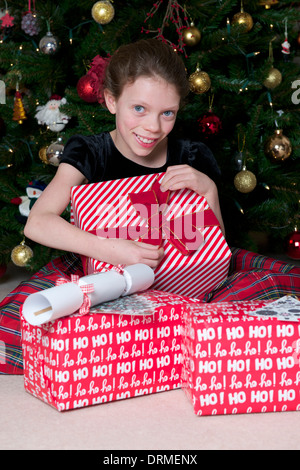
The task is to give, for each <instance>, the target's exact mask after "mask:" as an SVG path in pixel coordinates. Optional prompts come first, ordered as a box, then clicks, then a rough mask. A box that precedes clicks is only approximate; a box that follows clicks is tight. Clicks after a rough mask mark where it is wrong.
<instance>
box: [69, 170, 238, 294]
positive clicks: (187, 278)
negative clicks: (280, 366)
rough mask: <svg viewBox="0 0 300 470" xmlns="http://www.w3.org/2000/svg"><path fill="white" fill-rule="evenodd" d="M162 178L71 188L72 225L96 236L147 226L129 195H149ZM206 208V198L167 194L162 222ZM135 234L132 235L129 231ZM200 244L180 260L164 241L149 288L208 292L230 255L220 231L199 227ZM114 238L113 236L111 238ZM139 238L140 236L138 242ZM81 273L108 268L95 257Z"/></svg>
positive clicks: (224, 272) (219, 278)
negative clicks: (162, 253) (125, 228)
mask: <svg viewBox="0 0 300 470" xmlns="http://www.w3.org/2000/svg"><path fill="white" fill-rule="evenodd" d="M163 176H164V173H156V174H152V175H146V176H137V177H132V178H124V179H119V180H112V181H105V182H101V183H93V184H88V185H81V186H74V187H73V188H72V190H71V204H72V206H71V222H72V223H74V224H75V225H76V226H78V227H80V228H81V229H82V230H85V231H90V232H93V233H95V234H96V233H97V231H98V233H99V229H101V228H102V229H103V228H106V229H108V230H109V229H110V230H112V232H111V233H112V234H114V232H113V229H114V228H115V227H123V228H124V227H129V226H130V227H131V232H132V229H135V228H136V227H145V225H147V220H145V219H144V218H143V217H140V215H138V213H137V211H136V210H135V208H134V207H133V205H132V204H131V201H130V197H129V196H128V194H130V193H140V192H145V191H150V190H151V187H152V185H153V183H154V182H155V180H157V181H158V182H161V180H162V178H163ZM207 209H209V206H208V203H207V201H206V199H205V198H204V197H202V196H199V195H198V194H196V193H195V192H193V191H190V190H188V189H183V190H179V191H171V192H170V195H169V200H168V206H167V211H166V213H165V217H166V220H170V218H174V217H179V216H180V215H185V214H186V213H191V212H193V211H194V212H195V211H197V212H199V211H205V210H207ZM133 231H134V230H133ZM200 231H201V233H202V235H203V237H204V242H203V243H202V245H201V246H200V247H199V248H198V249H197V251H195V252H193V253H191V254H188V255H183V254H182V253H180V252H179V251H178V250H177V248H175V247H174V246H173V245H172V243H171V242H170V241H169V239H164V240H163V248H164V252H165V256H164V258H163V260H162V262H161V263H160V265H159V266H158V267H157V268H156V269H155V283H154V284H153V286H152V288H153V289H157V290H161V291H165V292H172V293H175V294H180V295H185V296H189V297H194V298H195V297H198V296H200V295H201V294H203V293H205V292H209V291H210V290H211V289H213V288H214V287H215V286H216V285H217V284H219V283H220V282H221V281H223V280H224V279H225V278H226V276H227V273H228V268H229V262H230V258H231V251H230V249H229V247H228V245H227V243H226V241H225V238H224V236H223V234H222V232H221V229H220V227H219V226H216V225H215V226H208V227H204V228H200ZM115 237H116V238H117V236H115ZM137 238H138V237H137ZM83 265H84V271H85V274H91V273H94V272H103V271H105V270H107V269H111V268H112V265H110V264H107V263H105V262H101V261H98V260H96V259H93V258H89V259H86V258H83Z"/></svg>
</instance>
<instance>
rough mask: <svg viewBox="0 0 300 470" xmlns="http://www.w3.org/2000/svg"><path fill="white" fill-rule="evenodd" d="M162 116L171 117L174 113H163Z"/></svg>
mask: <svg viewBox="0 0 300 470" xmlns="http://www.w3.org/2000/svg"><path fill="white" fill-rule="evenodd" d="M163 114H164V116H166V117H173V116H174V112H173V111H165V112H164V113H163Z"/></svg>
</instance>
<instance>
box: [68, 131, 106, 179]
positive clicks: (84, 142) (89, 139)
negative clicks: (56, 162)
mask: <svg viewBox="0 0 300 470" xmlns="http://www.w3.org/2000/svg"><path fill="white" fill-rule="evenodd" d="M98 137H99V136H98ZM101 150H102V146H101V139H99V138H98V139H97V136H83V135H79V134H76V135H74V136H72V137H71V138H70V139H69V140H68V142H67V143H66V145H65V148H64V152H63V156H62V158H61V161H60V163H68V164H69V165H72V166H74V167H75V168H77V170H79V171H80V173H82V174H83V175H84V176H85V177H86V179H87V180H88V181H89V182H92V181H94V179H95V175H97V177H98V178H99V177H100V178H101V174H102V173H103V168H104V161H103V159H104V152H103V151H101Z"/></svg>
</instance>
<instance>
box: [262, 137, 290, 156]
mask: <svg viewBox="0 0 300 470" xmlns="http://www.w3.org/2000/svg"><path fill="white" fill-rule="evenodd" d="M264 152H265V155H266V156H267V157H269V158H271V159H272V160H274V161H277V162H278V161H283V160H286V159H287V158H288V157H289V156H290V155H291V153H292V145H291V142H290V140H289V139H288V138H287V137H286V136H285V135H283V134H282V129H276V130H275V132H274V134H273V135H271V137H268V139H267V140H266V142H265V145H264Z"/></svg>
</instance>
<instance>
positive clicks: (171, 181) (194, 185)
mask: <svg viewBox="0 0 300 470" xmlns="http://www.w3.org/2000/svg"><path fill="white" fill-rule="evenodd" d="M184 188H187V189H191V190H192V191H195V192H196V193H198V194H200V195H201V196H204V197H205V195H206V194H208V193H209V192H210V191H212V190H214V189H215V183H214V182H213V181H212V180H211V179H210V178H209V177H208V176H207V175H205V174H204V173H201V172H200V171H198V170H195V168H192V167H191V166H189V165H175V166H169V167H168V169H167V171H166V174H165V176H164V178H163V180H162V183H161V190H162V191H167V190H169V191H175V190H177V189H184Z"/></svg>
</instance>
